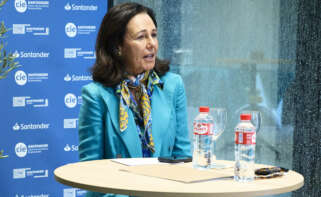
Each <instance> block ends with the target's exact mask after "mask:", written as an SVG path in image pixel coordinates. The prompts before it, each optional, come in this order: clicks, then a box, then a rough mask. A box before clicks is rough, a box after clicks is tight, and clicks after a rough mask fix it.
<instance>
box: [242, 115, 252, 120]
mask: <svg viewBox="0 0 321 197" xmlns="http://www.w3.org/2000/svg"><path fill="white" fill-rule="evenodd" d="M240 118H241V120H251V114H241V115H240Z"/></svg>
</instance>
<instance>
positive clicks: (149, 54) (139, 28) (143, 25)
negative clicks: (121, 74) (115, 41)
mask: <svg viewBox="0 0 321 197" xmlns="http://www.w3.org/2000/svg"><path fill="white" fill-rule="evenodd" d="M120 51H121V55H122V58H123V61H124V63H125V67H126V71H127V72H128V73H129V74H130V75H137V74H140V73H142V72H144V71H147V70H151V69H153V68H154V66H155V61H156V54H157V51H158V40H157V29H156V27H155V24H154V22H153V20H152V19H151V17H150V16H149V15H148V14H146V13H140V14H137V15H136V16H134V17H133V18H132V19H131V20H130V21H129V23H128V24H127V27H126V33H125V36H124V42H123V44H122V46H120Z"/></svg>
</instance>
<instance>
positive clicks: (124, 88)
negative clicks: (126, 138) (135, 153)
mask: <svg viewBox="0 0 321 197" xmlns="http://www.w3.org/2000/svg"><path fill="white" fill-rule="evenodd" d="M146 80H147V83H145V82H146ZM145 84H147V87H145ZM154 85H158V86H160V87H161V88H162V85H163V82H162V81H161V80H160V78H159V77H158V75H157V74H156V72H155V71H151V72H149V71H146V72H145V73H142V74H140V75H138V76H137V77H136V79H135V81H132V80H129V79H125V80H123V81H122V82H121V83H120V84H119V85H118V86H117V87H116V93H117V95H118V96H119V98H120V103H119V126H120V131H121V132H123V131H124V130H126V129H127V125H128V110H129V108H130V109H132V111H133V112H134V118H135V122H136V125H137V131H138V133H139V137H140V139H141V142H142V149H143V156H144V157H147V156H151V154H150V152H152V153H154V152H155V149H154V140H153V136H152V113H151V112H152V111H151V96H152V93H153V88H154ZM130 88H138V90H137V91H138V99H137V101H138V102H139V106H140V108H139V106H138V104H137V103H136V100H135V99H134V95H133V94H132V93H131V92H130V90H129V89H130ZM136 98H137V97H136Z"/></svg>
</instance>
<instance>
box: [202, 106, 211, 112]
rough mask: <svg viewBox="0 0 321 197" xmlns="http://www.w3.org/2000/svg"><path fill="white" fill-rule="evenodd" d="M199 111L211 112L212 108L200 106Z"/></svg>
mask: <svg viewBox="0 0 321 197" xmlns="http://www.w3.org/2000/svg"><path fill="white" fill-rule="evenodd" d="M199 111H200V112H209V111H210V108H209V107H207V106H200V109H199Z"/></svg>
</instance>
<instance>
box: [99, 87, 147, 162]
mask: <svg viewBox="0 0 321 197" xmlns="http://www.w3.org/2000/svg"><path fill="white" fill-rule="evenodd" d="M107 91H108V92H109V94H108V95H107V98H108V100H107V101H106V104H107V107H108V111H109V113H110V118H111V120H112V123H113V127H114V131H115V133H116V135H118V136H119V137H120V138H121V140H122V141H123V143H124V145H125V147H126V148H127V151H128V153H129V155H130V157H142V150H141V142H140V139H139V136H138V133H137V129H136V124H135V120H134V117H133V114H132V113H131V111H130V110H129V111H128V125H127V129H126V130H124V131H123V132H120V128H119V98H118V97H117V96H116V95H115V94H114V90H113V89H111V88H110V89H108V90H107ZM104 98H105V97H104ZM107 127H108V126H107ZM107 135H108V134H107Z"/></svg>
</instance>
